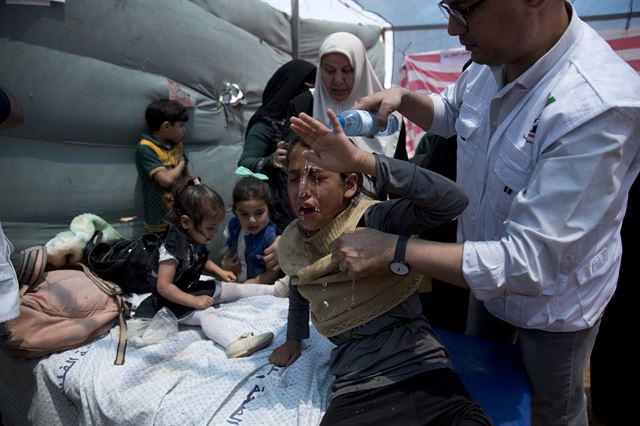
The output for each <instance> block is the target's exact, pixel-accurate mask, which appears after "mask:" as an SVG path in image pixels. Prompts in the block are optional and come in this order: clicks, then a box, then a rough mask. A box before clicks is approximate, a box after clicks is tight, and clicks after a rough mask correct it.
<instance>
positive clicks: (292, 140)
mask: <svg viewBox="0 0 640 426" xmlns="http://www.w3.org/2000/svg"><path fill="white" fill-rule="evenodd" d="M296 145H300V146H302V147H303V148H306V149H311V147H310V146H309V145H308V144H307V143H306V142H305V141H304V140H303V139H302V138H301V137H300V136H299V135H298V134H297V133H295V132H291V133H289V135H288V136H287V139H286V140H285V146H286V148H287V160H286V162H285V167H288V166H289V156H290V155H291V152H292V151H293V148H294V147H295V146H296ZM352 173H355V174H356V175H357V176H358V177H357V180H358V191H357V192H356V194H355V196H357V195H358V194H360V193H362V194H364V195H366V196H367V197H369V198H372V199H374V200H377V199H378V195H377V194H376V193H374V192H372V191H369V190H368V189H366V188H365V187H364V185H363V183H364V180H365V179H367V180H368V181H370V182H373V179H372V178H371V176H369V175H365V174H363V173H359V172H352ZM350 174H351V173H345V172H342V173H340V176H341V177H342V179H343V180H345V179H347V177H349V175H350Z"/></svg>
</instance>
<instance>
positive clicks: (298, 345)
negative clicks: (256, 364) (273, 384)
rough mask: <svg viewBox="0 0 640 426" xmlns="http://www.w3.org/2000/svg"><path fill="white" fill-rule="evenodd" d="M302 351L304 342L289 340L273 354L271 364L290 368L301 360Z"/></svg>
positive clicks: (270, 358) (270, 356) (270, 359)
mask: <svg viewBox="0 0 640 426" xmlns="http://www.w3.org/2000/svg"><path fill="white" fill-rule="evenodd" d="M301 349H302V342H300V341H297V340H287V341H286V342H284V343H283V344H282V345H280V346H278V347H277V348H275V349H274V350H273V352H271V355H269V362H270V363H272V364H274V365H277V366H278V367H288V366H290V365H291V364H293V363H294V362H296V360H297V359H298V358H300V353H301Z"/></svg>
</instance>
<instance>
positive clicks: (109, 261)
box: [85, 231, 160, 293]
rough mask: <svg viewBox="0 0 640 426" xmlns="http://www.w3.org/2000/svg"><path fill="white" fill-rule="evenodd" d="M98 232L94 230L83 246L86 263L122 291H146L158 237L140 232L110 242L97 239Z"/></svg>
mask: <svg viewBox="0 0 640 426" xmlns="http://www.w3.org/2000/svg"><path fill="white" fill-rule="evenodd" d="M101 237H102V233H101V232H100V231H98V232H96V234H95V235H94V236H93V238H92V239H91V241H90V242H89V243H88V244H87V246H86V248H85V253H86V256H85V258H86V264H87V266H89V269H91V271H93V272H94V273H95V274H96V275H98V276H99V277H100V278H102V279H104V280H108V281H112V282H114V283H116V284H118V285H119V286H120V287H121V288H122V291H123V292H125V293H148V292H150V291H152V290H153V285H151V284H150V283H149V279H148V269H149V266H150V265H151V263H152V262H153V256H154V253H155V251H156V248H157V247H158V246H159V244H160V237H159V236H158V235H156V234H143V235H142V236H141V237H139V238H136V239H132V240H120V241H116V242H115V243H113V244H107V243H104V242H100V239H101Z"/></svg>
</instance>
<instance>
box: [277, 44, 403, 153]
mask: <svg viewBox="0 0 640 426" xmlns="http://www.w3.org/2000/svg"><path fill="white" fill-rule="evenodd" d="M319 58H320V66H319V69H318V70H319V72H318V73H317V75H316V84H315V90H314V91H313V93H311V92H306V93H303V94H301V95H298V96H297V97H296V98H294V99H293V100H292V101H291V103H290V104H289V110H288V113H287V116H288V117H291V116H296V117H297V116H298V115H299V114H300V113H301V112H304V113H307V114H309V115H312V116H313V117H314V118H316V119H318V120H320V121H322V122H323V123H329V118H328V117H327V108H331V109H332V110H333V111H334V112H335V113H336V114H339V113H341V112H342V111H344V110H347V109H351V108H353V105H354V104H355V103H356V101H357V100H358V99H360V98H362V97H365V96H368V95H371V94H373V93H375V92H379V91H381V90H383V87H382V84H380V80H378V77H377V76H376V73H375V71H374V70H373V67H372V66H371V63H370V62H369V58H368V57H367V51H366V49H365V47H364V44H362V41H360V39H359V38H358V37H356V36H355V35H353V34H350V33H345V32H338V33H333V34H331V35H329V36H328V37H327V38H326V39H325V40H324V42H323V43H322V45H321V46H320V51H319ZM394 114H397V113H394ZM398 118H399V119H400V118H401V116H400V115H399V114H398ZM400 122H401V123H402V120H400ZM351 139H352V140H353V141H354V143H355V144H356V145H358V146H359V147H360V148H362V149H365V150H367V151H369V152H377V153H382V154H385V155H386V156H388V157H394V158H401V159H405V160H406V159H407V150H406V141H405V129H404V124H402V125H401V126H400V128H399V129H398V131H397V132H396V133H394V134H392V135H389V136H384V137H375V138H366V137H351Z"/></svg>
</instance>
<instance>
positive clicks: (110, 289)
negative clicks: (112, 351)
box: [68, 263, 131, 365]
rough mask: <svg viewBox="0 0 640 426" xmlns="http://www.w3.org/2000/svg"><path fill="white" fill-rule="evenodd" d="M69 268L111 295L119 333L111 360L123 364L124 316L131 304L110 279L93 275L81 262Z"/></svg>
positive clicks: (124, 344) (125, 326)
mask: <svg viewBox="0 0 640 426" xmlns="http://www.w3.org/2000/svg"><path fill="white" fill-rule="evenodd" d="M68 268H69V269H71V268H73V269H79V270H81V271H83V272H84V273H85V274H86V275H87V277H89V279H90V280H91V282H93V283H94V284H95V285H96V287H98V288H99V289H100V290H102V291H103V292H104V293H105V294H107V295H109V296H111V297H113V299H114V300H115V302H116V305H117V306H118V322H119V325H120V334H119V336H118V349H117V352H116V359H115V361H114V362H113V363H114V364H115V365H122V364H124V357H125V351H126V350H127V321H126V319H125V317H128V316H129V315H130V314H131V304H130V303H129V302H127V301H126V300H125V298H124V296H123V295H122V294H123V293H122V289H121V288H120V286H118V285H117V284H115V283H112V282H111V281H106V280H103V279H102V278H100V277H98V276H97V275H95V274H94V273H93V272H91V270H90V269H89V268H88V267H87V266H85V265H83V264H82V263H76V264H75V265H69V266H68Z"/></svg>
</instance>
